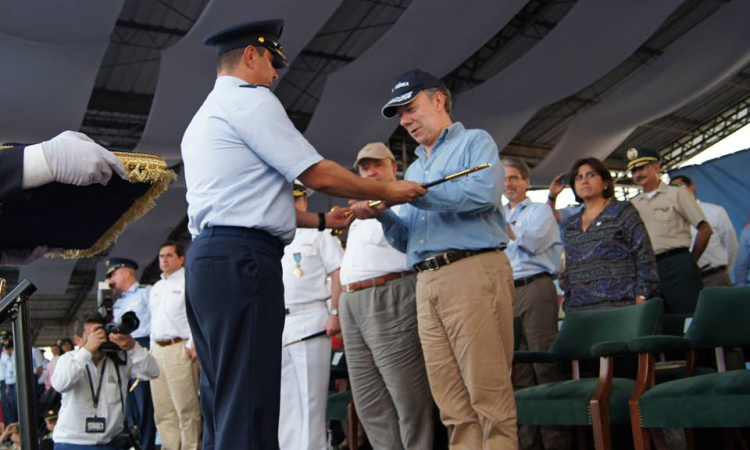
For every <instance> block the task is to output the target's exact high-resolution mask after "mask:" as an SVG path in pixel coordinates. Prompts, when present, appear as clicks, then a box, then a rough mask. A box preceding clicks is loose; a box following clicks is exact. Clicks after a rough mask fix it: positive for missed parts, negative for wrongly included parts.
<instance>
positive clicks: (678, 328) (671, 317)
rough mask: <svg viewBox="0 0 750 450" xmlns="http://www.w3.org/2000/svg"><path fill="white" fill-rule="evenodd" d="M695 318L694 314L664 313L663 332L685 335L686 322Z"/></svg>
mask: <svg viewBox="0 0 750 450" xmlns="http://www.w3.org/2000/svg"><path fill="white" fill-rule="evenodd" d="M688 319H690V320H692V319H693V315H692V314H664V317H663V318H662V321H661V334H668V335H671V336H684V335H685V322H686V321H687V320H688Z"/></svg>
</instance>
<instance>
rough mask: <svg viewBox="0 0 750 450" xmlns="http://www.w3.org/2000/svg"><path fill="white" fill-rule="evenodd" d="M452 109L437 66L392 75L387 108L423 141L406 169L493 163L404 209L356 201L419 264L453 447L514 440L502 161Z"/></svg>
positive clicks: (412, 176) (424, 322)
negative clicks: (436, 72) (429, 70)
mask: <svg viewBox="0 0 750 450" xmlns="http://www.w3.org/2000/svg"><path fill="white" fill-rule="evenodd" d="M451 110H452V99H451V93H450V90H448V88H447V87H446V86H445V85H444V84H443V83H442V82H441V81H440V80H439V79H438V78H437V77H435V76H433V75H432V74H429V73H427V72H424V71H422V70H419V69H415V70H411V71H409V72H406V73H404V74H402V75H400V76H398V77H397V78H396V79H395V80H394V81H393V88H392V89H391V99H390V100H389V101H388V102H387V103H386V104H385V106H384V107H383V109H382V113H383V116H385V117H387V118H388V117H394V116H398V118H399V121H400V124H401V126H402V127H404V129H405V130H406V131H407V132H408V133H409V135H411V137H413V138H414V140H416V141H417V142H418V143H419V144H420V145H419V147H417V150H416V154H417V160H416V161H415V162H414V163H413V164H412V165H411V166H410V167H409V169H408V170H407V171H406V175H405V177H404V179H406V180H410V181H416V182H418V183H425V182H430V181H436V180H440V179H441V178H443V177H445V176H446V175H450V174H452V173H455V172H459V171H462V170H465V169H468V168H471V167H474V166H478V165H480V164H485V163H489V164H490V165H491V168H490V169H487V170H482V171H479V172H476V173H473V174H471V175H469V176H466V177H463V178H458V179H456V180H453V181H451V182H448V183H442V184H439V185H436V186H434V187H431V188H430V190H429V191H428V192H427V194H426V195H425V196H424V197H421V198H418V199H416V200H414V201H412V202H410V203H409V204H407V205H404V206H402V207H401V208H400V209H399V212H398V214H396V213H395V212H393V211H391V210H389V209H388V208H387V205H382V204H381V205H380V206H377V207H370V206H369V204H368V202H360V203H358V204H355V205H352V211H354V212H355V215H356V216H357V218H358V219H368V218H371V217H377V218H378V220H379V221H380V224H381V225H382V227H383V231H384V233H385V236H386V238H387V239H388V242H390V244H391V245H392V246H393V247H394V248H396V249H397V250H399V251H402V252H405V253H406V255H407V263H408V265H409V266H411V267H412V268H414V270H415V271H416V272H417V321H418V323H419V337H420V339H421V341H422V349H423V351H424V359H425V365H426V367H427V376H428V378H429V380H430V389H431V390H432V395H433V397H434V398H435V401H436V402H437V404H438V406H439V407H440V414H441V417H442V419H443V423H445V425H446V426H447V427H448V428H449V429H450V430H451V431H450V445H451V448H462V449H463V448H466V449H479V448H502V449H515V448H517V447H518V438H517V430H516V406H515V399H514V396H513V388H512V386H511V381H510V376H509V369H510V366H511V361H512V359H513V305H512V304H513V297H514V291H515V288H514V285H513V273H512V270H511V266H510V263H509V261H508V257H507V256H506V255H505V252H504V249H505V248H506V246H507V245H508V239H509V237H508V233H507V228H508V225H507V224H506V222H505V216H504V212H503V205H502V203H501V198H502V193H503V183H504V178H505V170H504V166H503V164H502V163H500V161H499V152H498V149H497V145H496V144H495V141H494V140H493V139H492V137H491V136H490V135H489V134H488V133H487V132H486V131H484V130H469V129H466V128H464V126H463V125H462V124H461V123H460V122H456V123H454V122H453V120H452V119H451V116H450V114H451ZM456 355H460V357H459V358H457V357H456Z"/></svg>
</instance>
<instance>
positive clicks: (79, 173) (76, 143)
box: [0, 131, 127, 265]
mask: <svg viewBox="0 0 750 450" xmlns="http://www.w3.org/2000/svg"><path fill="white" fill-rule="evenodd" d="M113 171H114V172H115V173H117V174H118V175H119V176H121V177H123V178H124V177H125V175H126V174H127V172H126V170H125V167H124V166H123V165H122V163H121V162H120V161H119V160H118V159H117V157H116V156H114V155H113V154H112V153H111V152H109V151H108V150H107V149H105V148H104V147H102V146H100V145H98V144H96V143H95V142H94V141H93V140H91V139H90V138H89V137H88V136H86V135H85V134H82V133H76V132H74V131H65V132H63V133H61V134H59V135H57V136H55V137H54V138H52V139H50V140H49V141H44V142H42V143H39V144H33V145H18V144H10V145H5V144H2V145H0V204H1V203H2V202H5V201H7V200H10V199H12V198H14V197H16V196H18V195H20V194H21V191H22V190H24V189H31V188H35V187H38V186H42V185H45V184H48V183H51V182H53V181H55V182H58V183H64V184H74V185H76V186H86V185H89V184H94V183H99V184H103V185H106V184H107V183H108V182H109V180H110V178H112V172H113ZM0 220H2V212H1V211H0ZM47 250H48V249H47V248H37V249H34V250H23V251H12V252H11V251H8V250H5V249H2V248H0V265H23V264H29V263H31V262H32V261H34V260H36V259H38V258H40V257H41V256H43V255H44V254H45V253H46V252H47Z"/></svg>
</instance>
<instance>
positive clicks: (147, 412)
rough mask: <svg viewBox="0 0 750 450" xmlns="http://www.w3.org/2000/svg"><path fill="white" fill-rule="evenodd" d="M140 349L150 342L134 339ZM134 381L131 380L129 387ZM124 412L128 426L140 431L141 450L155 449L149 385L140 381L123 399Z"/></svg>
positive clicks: (147, 345)
mask: <svg viewBox="0 0 750 450" xmlns="http://www.w3.org/2000/svg"><path fill="white" fill-rule="evenodd" d="M136 341H138V343H139V344H141V347H143V348H145V349H148V348H149V344H150V342H149V341H150V340H149V338H147V337H142V338H136ZM133 382H135V380H131V383H130V384H131V385H132V384H133ZM125 412H126V413H127V416H128V424H129V425H136V426H137V427H138V429H139V430H140V431H141V448H142V449H143V450H154V448H156V444H155V442H156V424H155V423H154V404H153V402H152V400H151V383H149V382H148V381H144V380H141V381H139V382H138V386H137V387H136V388H135V390H134V391H133V392H130V393H129V394H128V396H127V397H126V398H125Z"/></svg>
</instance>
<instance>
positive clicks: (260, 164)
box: [182, 20, 426, 450]
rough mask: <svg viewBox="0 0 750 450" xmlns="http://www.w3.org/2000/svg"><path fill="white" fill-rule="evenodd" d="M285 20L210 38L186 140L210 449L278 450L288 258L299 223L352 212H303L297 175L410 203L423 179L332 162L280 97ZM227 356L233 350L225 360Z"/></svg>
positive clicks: (194, 294)
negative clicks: (205, 79)
mask: <svg viewBox="0 0 750 450" xmlns="http://www.w3.org/2000/svg"><path fill="white" fill-rule="evenodd" d="M282 30H283V21H281V20H266V21H262V22H253V23H246V24H240V25H234V26H232V27H229V28H225V29H223V30H220V31H218V32H216V33H214V34H212V35H211V36H209V37H208V38H207V39H206V41H205V43H206V44H207V45H213V46H216V47H217V49H218V51H219V57H218V62H217V66H218V67H217V79H216V83H215V85H214V89H213V90H212V91H211V93H210V94H208V97H207V98H206V100H205V102H204V103H203V105H202V106H201V108H200V109H199V110H198V112H197V113H196V114H195V116H194V117H193V120H192V121H191V122H190V125H189V126H188V128H187V130H186V131H185V135H184V137H183V140H182V157H183V161H184V164H185V181H186V184H187V201H188V219H189V224H188V229H189V230H190V233H191V234H192V236H193V238H194V243H193V245H192V247H191V248H190V251H188V254H187V262H186V266H185V269H186V275H185V280H186V289H187V315H188V321H189V323H190V328H191V331H192V334H193V340H194V343H195V348H196V351H197V353H198V358H199V359H200V363H201V369H202V370H201V409H202V412H203V415H204V423H205V426H204V435H203V448H204V450H214V449H234V448H238V449H240V448H242V449H244V448H248V449H249V448H252V449H273V450H278V448H279V441H278V435H277V431H278V425H279V399H280V383H281V381H280V380H281V345H282V342H281V337H282V330H283V328H284V315H285V314H284V312H285V311H284V290H283V289H284V288H283V282H282V268H281V258H282V256H283V253H284V246H285V245H288V244H289V243H291V242H292V240H293V239H294V234H295V229H296V227H297V226H300V227H305V228H318V229H319V230H321V231H322V230H324V229H325V228H328V227H342V226H346V225H348V223H349V222H350V221H351V220H352V217H351V215H350V213H349V212H348V210H347V209H344V208H342V209H338V210H336V211H334V212H329V213H327V214H323V213H310V212H305V211H296V210H295V208H294V199H293V197H292V185H291V183H292V181H294V180H295V179H296V178H298V179H299V180H300V181H301V182H302V183H304V185H305V186H307V187H310V188H311V189H314V190H316V191H321V192H323V193H326V194H330V195H337V196H341V197H347V198H358V199H366V198H370V199H383V200H387V201H390V202H393V203H404V202H408V201H411V200H414V199H415V198H417V197H419V196H421V195H424V194H425V192H426V190H425V189H424V188H423V187H421V186H420V185H419V184H417V183H413V182H407V181H396V182H392V183H386V182H380V181H375V180H367V179H364V178H360V177H358V176H356V175H354V174H353V173H351V172H350V171H348V170H346V169H344V168H343V167H341V166H340V165H338V164H336V163H334V162H331V161H326V160H324V159H323V158H322V157H321V156H320V155H319V154H318V152H317V151H316V150H315V149H314V148H313V147H312V145H310V143H309V142H307V140H306V139H305V138H304V136H302V135H301V134H300V133H299V131H297V129H296V128H295V127H294V125H293V124H292V122H291V121H290V120H289V117H288V116H287V114H286V112H285V111H284V107H283V106H282V105H281V102H279V100H278V98H276V96H275V95H274V94H273V92H271V90H270V86H271V84H272V83H273V82H274V81H275V80H276V79H277V78H278V76H279V75H278V73H277V72H276V69H277V68H280V67H283V65H284V64H285V58H284V53H283V51H282V50H281V46H280V44H279V38H280V37H281V34H282ZM227 355H230V356H227Z"/></svg>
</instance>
